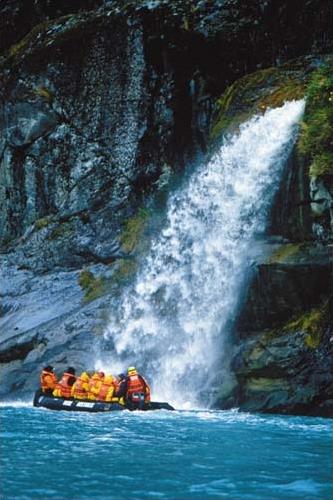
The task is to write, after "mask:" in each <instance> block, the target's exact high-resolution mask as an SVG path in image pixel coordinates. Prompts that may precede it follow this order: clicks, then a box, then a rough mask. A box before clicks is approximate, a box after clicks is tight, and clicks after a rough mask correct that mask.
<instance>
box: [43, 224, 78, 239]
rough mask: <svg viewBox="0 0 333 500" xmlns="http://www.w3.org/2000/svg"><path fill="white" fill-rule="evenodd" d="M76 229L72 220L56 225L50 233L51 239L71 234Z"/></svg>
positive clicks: (49, 237)
mask: <svg viewBox="0 0 333 500" xmlns="http://www.w3.org/2000/svg"><path fill="white" fill-rule="evenodd" d="M73 231H74V228H73V225H72V223H71V222H64V223H63V224H59V225H58V226H56V227H55V228H54V229H52V231H51V232H50V234H49V235H48V239H49V240H57V239H58V238H63V237H67V236H69V235H70V234H71V233H72V232H73Z"/></svg>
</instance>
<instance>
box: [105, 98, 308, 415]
mask: <svg viewBox="0 0 333 500" xmlns="http://www.w3.org/2000/svg"><path fill="white" fill-rule="evenodd" d="M303 109H304V101H292V102H288V103H286V104H284V106H282V107H281V108H277V109H273V110H268V111H266V113H265V114H264V115H263V116H260V117H254V118H252V119H251V120H249V121H248V122H246V123H244V124H243V125H242V126H241V128H240V133H239V134H238V135H235V136H233V137H231V138H229V139H228V140H227V141H225V143H224V145H223V146H222V147H221V149H220V151H219V152H218V153H217V154H216V155H215V156H214V157H213V158H212V160H211V161H210V162H209V163H208V164H207V165H203V166H202V167H201V168H199V169H198V170H196V171H195V173H193V175H192V177H191V178H190V179H189V180H188V182H187V184H186V186H185V187H184V186H183V187H182V189H181V190H179V191H178V192H176V193H175V194H173V195H172V196H171V198H170V200H169V205H168V212H167V223H166V226H165V228H164V229H163V230H162V232H161V234H160V235H159V236H158V237H157V238H156V239H155V240H154V241H153V243H152V247H151V250H150V253H149V255H148V257H147V258H146V260H145V262H144V263H143V266H142V268H141V271H140V273H139V274H138V276H137V278H136V281H135V283H134V285H133V287H131V288H129V289H127V290H125V291H124V294H123V297H122V299H121V301H120V304H119V305H118V307H117V308H116V310H113V311H111V314H110V318H111V319H110V323H109V325H108V329H107V332H106V333H105V336H106V337H107V338H112V341H113V344H114V352H113V353H112V354H111V359H110V366H112V367H113V371H114V370H115V369H119V370H121V369H125V367H126V366H128V365H136V366H137V367H138V368H139V369H140V370H141V371H142V372H143V373H144V374H145V375H146V377H147V378H148V379H149V380H150V381H151V382H153V383H152V386H153V397H154V399H155V400H158V399H160V400H161V399H162V400H165V401H169V402H173V403H174V404H176V406H178V407H180V406H181V404H182V403H184V401H187V402H189V404H190V405H192V406H198V405H200V403H202V402H203V400H202V394H200V389H202V388H204V387H205V386H207V384H209V383H210V381H211V379H212V377H211V375H212V372H213V371H214V370H213V369H214V368H215V367H217V366H218V365H219V366H221V364H223V363H224V362H225V364H226V366H227V365H228V361H227V360H226V359H225V360H224V359H223V351H224V344H225V342H226V341H227V338H228V333H229V331H228V329H229V328H228V324H230V321H231V320H232V319H233V317H234V315H235V313H236V308H237V302H238V300H239V296H240V293H241V290H242V286H243V285H244V276H245V274H246V266H248V265H249V262H248V259H247V253H248V251H249V249H250V246H251V244H252V242H253V241H254V238H255V237H256V236H257V235H258V234H260V233H261V234H262V233H263V232H264V230H265V226H266V221H267V218H268V217H267V215H268V211H269V208H270V206H271V203H272V199H273V197H274V194H275V193H276V190H277V188H278V186H279V181H280V178H281V175H282V171H283V166H284V165H285V163H286V160H287V158H288V155H289V154H290V151H291V148H292V146H293V144H294V141H295V137H296V132H297V123H298V121H299V119H300V117H301V115H302V113H303ZM205 403H206V404H207V401H206V402H205Z"/></svg>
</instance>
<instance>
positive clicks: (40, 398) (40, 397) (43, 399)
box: [33, 390, 174, 413]
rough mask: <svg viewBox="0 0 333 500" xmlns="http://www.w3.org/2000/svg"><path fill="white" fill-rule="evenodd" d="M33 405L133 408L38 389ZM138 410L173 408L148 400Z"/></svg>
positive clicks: (66, 408)
mask: <svg viewBox="0 0 333 500" xmlns="http://www.w3.org/2000/svg"><path fill="white" fill-rule="evenodd" d="M33 405H34V406H35V407H39V408H47V409H49V410H64V411H81V412H82V411H85V412H90V413H98V412H109V411H123V410H131V411H132V410H133V409H132V408H129V407H127V406H126V405H121V404H119V403H117V402H105V401H89V400H79V399H72V398H71V399H67V398H57V397H53V396H46V395H44V394H43V393H41V391H40V390H38V391H36V393H35V396H34V400H33ZM137 410H138V411H152V410H171V411H172V410H174V408H173V407H172V406H171V405H169V403H165V402H157V401H150V402H149V403H145V404H144V406H143V407H142V408H140V409H137Z"/></svg>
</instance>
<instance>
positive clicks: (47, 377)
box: [40, 370, 57, 392]
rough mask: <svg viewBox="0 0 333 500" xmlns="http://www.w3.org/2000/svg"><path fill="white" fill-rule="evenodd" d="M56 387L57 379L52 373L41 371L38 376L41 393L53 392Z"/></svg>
mask: <svg viewBox="0 0 333 500" xmlns="http://www.w3.org/2000/svg"><path fill="white" fill-rule="evenodd" d="M56 385H57V377H56V376H55V374H54V373H53V372H48V371H45V370H43V371H42V373H41V374H40V386H41V388H42V391H43V392H45V391H47V390H53V389H54V388H55V386H56Z"/></svg>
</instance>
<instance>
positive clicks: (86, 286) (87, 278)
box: [79, 269, 104, 302]
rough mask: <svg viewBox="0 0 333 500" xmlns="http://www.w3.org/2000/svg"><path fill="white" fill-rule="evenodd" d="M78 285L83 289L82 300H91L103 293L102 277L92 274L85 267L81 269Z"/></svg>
mask: <svg viewBox="0 0 333 500" xmlns="http://www.w3.org/2000/svg"><path fill="white" fill-rule="evenodd" d="M79 285H80V287H81V288H82V290H83V291H84V298H83V301H84V302H91V301H93V300H95V299H97V298H98V297H101V295H103V292H104V284H103V280H102V278H101V277H96V276H94V274H93V273H92V272H91V271H88V270H87V269H83V270H82V271H81V273H80V276H79Z"/></svg>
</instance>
